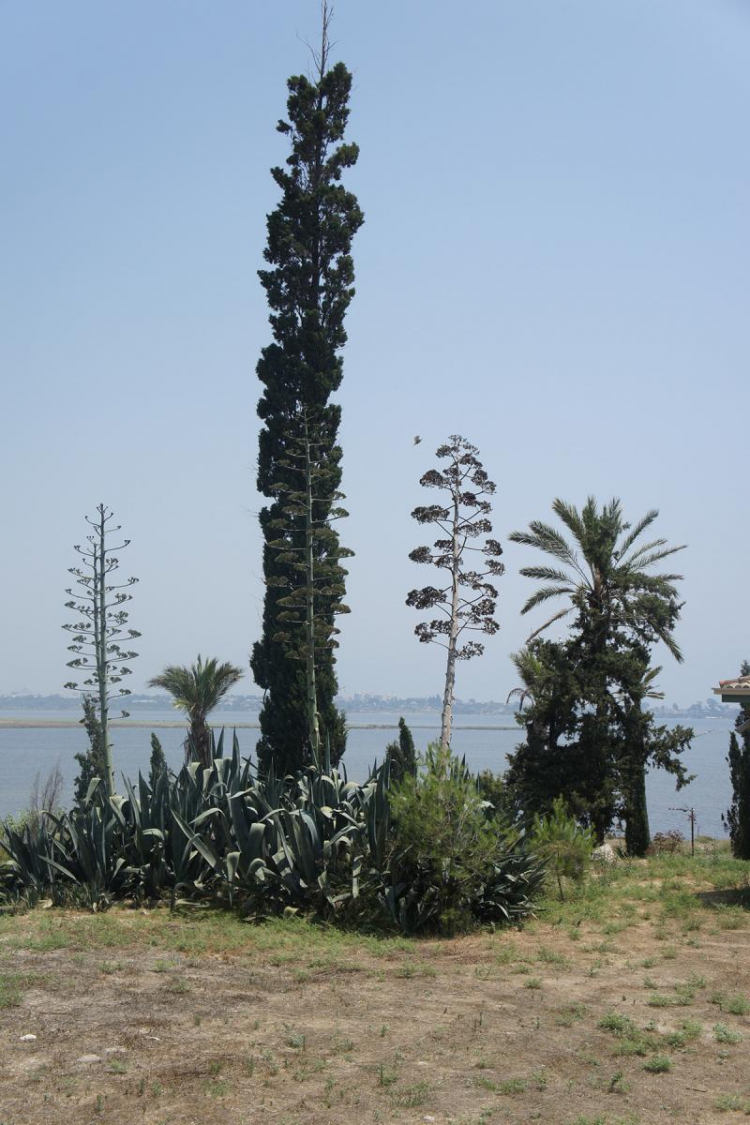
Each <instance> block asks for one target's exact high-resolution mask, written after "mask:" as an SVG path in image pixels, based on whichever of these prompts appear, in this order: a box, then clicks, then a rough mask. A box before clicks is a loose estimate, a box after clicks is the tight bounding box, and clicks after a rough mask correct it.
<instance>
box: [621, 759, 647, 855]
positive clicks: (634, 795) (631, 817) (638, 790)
mask: <svg viewBox="0 0 750 1125" xmlns="http://www.w3.org/2000/svg"><path fill="white" fill-rule="evenodd" d="M650 845H651V832H650V830H649V824H648V809H647V807H646V770H645V769H644V767H643V764H642V763H637V764H634V766H633V773H632V777H631V779H630V790H629V793H628V804H627V807H626V809H625V850H626V851H627V853H628V855H636V856H644V855H645V854H646V852H647V851H648V848H649V847H650Z"/></svg>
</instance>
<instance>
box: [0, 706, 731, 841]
mask: <svg viewBox="0 0 750 1125" xmlns="http://www.w3.org/2000/svg"><path fill="white" fill-rule="evenodd" d="M1 717H2V719H3V720H5V721H6V722H7V721H8V720H10V719H12V718H13V717H14V716H13V715H12V713H10V712H3V713H2V716H1ZM15 718H16V719H17V720H18V721H19V722H23V723H32V722H34V721H39V722H45V723H49V722H50V721H55V720H59V721H60V722H61V723H63V722H64V723H65V725H64V726H63V725H61V726H57V727H51V726H22V727H21V726H19V727H11V726H0V818H2V817H5V816H8V815H9V814H11V815H15V814H17V813H19V812H20V811H21V810H22V809H24V808H26V807H28V804H29V794H30V792H31V789H32V786H33V784H34V777H35V775H36V774H37V773H38V774H39V775H40V777H41V779H42V780H44V778H45V777H46V776H47V774H48V773H49V771H50V770H51V769H53V768H54V766H55V765H56V764H57V763H59V766H60V770H61V772H62V774H63V778H64V782H65V793H64V800H63V802H62V803H63V805H67V804H68V803H69V801H70V796H71V794H72V789H73V781H74V779H75V776H76V773H77V765H76V762H75V759H74V754H76V753H78V752H81V751H83V750H85V749H86V746H87V739H86V733H85V731H84V730H83V728H82V727H81V726H80V725H79V724H77V723H76V722H75V721H74V722H70V719H71V716H70V712H69V711H67V712H61V713H60V715H56V714H55V713H54V712H50V711H44V712H39V714H38V715H30V714H29V713H28V712H26V713H19V714H18V715H16V716H15ZM398 718H399V716H398V715H397V714H390V713H387V712H363V713H356V712H350V713H348V714H347V722H348V723H349V734H348V740H347V750H346V755H345V757H344V764H345V766H346V770H347V774H348V776H349V778H350V779H351V780H353V781H364V780H365V778H366V777H367V775H368V773H369V770H370V767H371V766H372V765H373V763H374V762H376V761H379V760H382V757H383V753H384V750H385V747H386V745H387V743H388V742H389V741H392V740H393V739H394V738H396V737H397V725H398ZM406 719H407V722H408V723H409V726H410V728H411V730H412V734H413V735H414V742H415V744H416V747H417V749H418V750H424V749H425V748H426V747H427V745H428V743H429V742H431V741H434V740H435V739H436V738H437V737H438V736H439V731H440V716H439V714H438V713H437V712H434V711H432V712H425V713H422V714H410V715H407V716H406ZM174 720H175V712H174V711H154V712H153V714H141V715H139V716H138V719H137V720H135V719H134V720H131V721H130V723H128V722H127V721H125V724H124V725H122V726H114V727H113V728H112V731H111V735H112V744H113V753H114V760H115V767H116V771H117V776H118V778H119V777H120V776H121V775H122V774H124V775H125V776H126V777H128V778H130V779H132V780H135V779H136V778H137V776H138V772H139V771H141V772H143V773H144V774H146V775H147V774H148V764H149V756H150V753H151V749H150V744H149V740H150V729H149V726H148V725H141V724H150V723H153V724H154V726H153V729H154V730H155V732H156V733H157V734H158V737H159V739H160V741H161V743H162V746H163V748H164V753H165V755H166V758H167V761H168V762H169V764H170V766H172V767H173V768H179V766H180V764H181V762H182V757H183V749H182V746H183V742H184V739H185V728H184V727H183V726H160V725H158V724H161V723H164V722H169V721H171V722H174ZM222 721H226V726H227V735H228V739H229V746H231V729H232V724H236V725H237V735H238V738H239V742H240V748H241V751H242V753H243V755H245V756H247V755H252V756H253V757H254V756H255V743H256V742H257V739H258V727H257V722H258V716H257V713H251V712H248V713H247V714H244V713H239V712H232V714H231V715H230V716H227V718H226V720H222V719H221V718H219V720H218V725H219V726H220V725H221V722H222ZM135 722H137V723H138V725H137V726H136V725H134V723H135ZM682 722H683V723H684V724H685V725H688V724H687V720H682ZM691 725H692V726H693V728H694V730H695V739H694V741H693V744H692V746H691V748H690V749H689V750H687V751H686V752H685V754H684V755H683V756H682V760H683V762H684V764H685V765H686V767H687V769H688V770H689V772H690V773H692V774H695V780H694V781H692V782H691V783H690V785H688V786H685V787H684V788H683V789H681V790H680V791H679V792H677V791H676V790H675V784H674V778H673V777H672V776H671V775H670V774H667V773H665V772H664V771H663V770H653V771H651V772H650V773H649V774H648V777H647V783H646V791H647V798H648V811H649V818H650V822H651V830H652V832H663V831H666V830H668V829H671V828H678V829H680V830H681V831H682V832H683V833H684V834H685V835H686V836H687V835H689V822H688V819H687V814H686V813H685V812H683V811H680V810H681V809H684V808H690V807H693V808H694V809H695V813H696V818H697V821H696V833H697V834H703V835H706V836H716V837H720V836H725V835H726V832H725V830H724V827H723V825H722V821H721V816H722V813H725V812H726V810H727V808H728V806H729V803H730V801H731V785H730V782H729V767H728V766H727V762H726V754H727V748H728V744H729V733H730V730H731V729H732V728H731V720H725V719H715V720H697V721H695V720H694V721H693V723H692V724H691ZM521 738H522V732H521V730H520V729H519V728H518V727H517V726H515V725H514V723H513V719H512V716H505V715H459V716H457V717H456V719H455V725H454V730H453V749H454V751H455V752H456V753H457V754H463V755H465V756H466V761H467V763H468V765H469V766H470V768H471V769H472V770H474V771H479V770H485V769H488V770H492V771H493V772H495V773H501V772H502V771H503V770H504V769H505V765H506V755H507V754H508V753H510V752H511V751H512V750H513V748H514V747H515V746H516V745H517V743H518V742H520V741H521Z"/></svg>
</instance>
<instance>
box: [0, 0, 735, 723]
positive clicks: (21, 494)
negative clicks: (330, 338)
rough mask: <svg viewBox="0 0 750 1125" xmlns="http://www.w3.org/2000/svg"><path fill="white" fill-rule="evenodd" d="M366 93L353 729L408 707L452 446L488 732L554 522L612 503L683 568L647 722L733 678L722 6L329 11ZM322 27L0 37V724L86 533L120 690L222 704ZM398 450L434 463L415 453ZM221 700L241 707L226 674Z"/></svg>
mask: <svg viewBox="0 0 750 1125" xmlns="http://www.w3.org/2000/svg"><path fill="white" fill-rule="evenodd" d="M335 8H336V11H335V20H334V27H333V39H334V40H335V43H336V46H335V48H334V52H333V54H334V57H335V58H336V59H338V58H341V59H342V60H343V61H344V62H345V63H346V64H347V66H348V67H349V68H350V69H351V70H352V72H353V74H354V90H353V95H352V104H351V118H350V125H349V129H348V134H347V135H348V138H349V139H351V140H354V141H356V142H357V143H358V144H359V146H360V150H361V157H360V161H359V164H358V165H357V167H356V168H355V169H354V170H353V171H352V174H351V175H349V176H347V178H346V184H347V186H348V187H349V188H350V189H351V190H352V191H354V192H355V193H356V194H357V196H358V199H359V202H360V204H361V206H362V208H363V210H364V213H365V225H364V227H363V228H362V230H361V232H360V233H359V234H358V235H357V237H356V239H355V242H354V250H353V254H354V262H355V270H356V275H357V280H356V286H357V293H356V296H355V298H354V300H353V302H352V305H351V310H350V313H349V315H348V317H347V331H348V334H349V343H348V345H347V348H346V350H345V353H344V382H343V385H342V389H341V393H340V395H339V396H338V400H339V401H340V402H341V404H342V407H343V422H342V431H341V442H342V446H343V450H344V459H343V468H344V485H343V487H344V491H345V492H346V494H347V502H346V507H347V508H348V510H349V511H350V513H351V517H350V519H349V520H347V521H345V523H344V524H343V525H341V528H340V529H341V532H342V539H343V542H344V543H345V544H346V545H347V546H350V547H352V548H353V549H354V550H355V552H356V556H355V558H353V559H352V560H351V565H350V572H351V573H350V579H349V586H348V596H347V602H348V604H350V605H351V608H352V614H351V616H350V617H349V618H348V619H346V620H345V621H344V623H343V633H342V637H341V650H340V654H339V659H338V672H339V683H340V690H341V692H342V694H353V693H355V692H373V693H379V694H391V695H396V696H408V695H416V696H420V695H422V696H427V695H434V694H436V693H438V692H440V690H441V688H442V676H443V668H442V652H441V651H440V650H438V649H435V648H432V647H431V646H430V647H428V646H424V645H420V644H419V643H418V641H417V639H416V638H415V637H414V635H413V629H414V626H415V625H416V623H417V621H418V620H419V615H418V614H416V613H415V612H414V611H413V610H410V609H408V608H407V607H406V606H405V604H404V599H405V597H406V593H407V591H408V590H409V589H410V588H411V587H412V586H415V585H420V584H423V582H424V581H426V580H427V576H426V568H417V567H416V566H414V565H413V564H411V563H410V562H409V561H408V558H407V555H408V552H409V551H410V550H411V549H412V548H413V547H415V546H416V545H418V544H419V543H421V542H426V541H427V540H426V539H425V533H424V530H423V529H420V528H419V527H418V526H417V525H416V524H415V523H414V521H413V520H411V519H410V516H409V513H410V511H411V509H412V508H413V507H414V506H415V505H416V504H418V503H420V502H421V501H422V497H421V495H420V489H419V486H418V480H419V477H420V475H421V474H422V473H423V472H424V471H425V470H426V469H427V468H429V467H430V466H431V465H432V463H433V461H434V456H433V454H434V450H435V447H436V446H437V445H438V444H439V443H440V442H441V441H442V440H443V439H444V438H445V437H446V436H447V435H448V434H451V433H461V434H463V435H465V436H466V437H467V438H469V439H470V440H471V441H473V442H474V444H476V445H477V446H478V447H479V449H480V454H481V457H482V460H483V462H484V465H485V467H486V469H487V471H488V473H489V474H490V477H491V478H492V479H494V480H495V481H496V482H497V486H498V487H497V494H496V497H495V503H494V517H493V518H494V525H495V535H496V537H497V538H498V539H499V540H500V541H501V543H502V544H503V546H504V548H505V555H504V561H505V564H506V567H507V573H506V575H505V576H504V577H503V578H502V579H500V581H499V589H500V598H499V604H498V616H499V619H500V622H501V631H500V633H499V634H498V635H497V636H496V637H495V638H492V639H491V640H490V642H489V643H488V646H487V653H486V655H485V656H484V657H483V658H481V659H477V660H474V661H471V662H470V663H468V664H466V665H463V666H462V667H460V668H459V672H458V681H457V687H456V690H457V694H458V695H459V696H460V697H461V698H463V699H469V698H470V697H474V698H475V699H477V700H482V699H496V700H503V699H505V698H506V697H507V694H508V692H509V690H510V689H511V688H512V687H513V686H514V685H515V682H516V679H515V672H514V669H513V666H512V664H511V661H510V659H509V657H510V653H512V652H514V651H516V650H518V649H519V648H520V647H521V645H522V644H523V642H524V640H525V638H526V637H527V636H528V635H529V633H530V632H531V631H532V629H534V628H535V627H536V626H538V625H539V624H540V623H541V621H542V620H543V617H542V615H541V611H540V613H539V615H537V616H535V615H530V616H529V617H528V618H522V617H521V616H520V612H519V611H520V608H521V606H522V605H523V602H524V601H525V599H526V597H527V596H528V594H529V593H530V591H531V589H532V584H531V583H530V582H528V581H526V580H524V579H523V578H521V577H520V576H519V575H518V570H519V568H520V567H521V566H523V565H526V564H528V563H529V562H530V561H531V558H532V557H533V552H530V551H528V550H526V549H525V548H523V547H520V546H516V545H514V544H509V543H508V534H509V533H510V532H511V531H512V530H514V529H518V528H522V527H525V526H526V525H527V524H528V522H529V521H530V520H532V519H548V518H552V517H551V512H550V505H551V502H552V500H553V498H554V497H555V496H562V497H563V498H565V499H566V500H569V501H571V502H573V503H576V504H578V505H581V504H583V503H584V502H585V499H586V496H587V495H588V494H589V493H594V494H595V495H596V496H597V497H598V498H599V499H600V500H601V501H606V500H608V499H610V498H611V497H612V496H613V495H617V496H620V497H621V499H622V501H623V505H624V509H625V512H626V514H627V515H628V516H630V517H631V518H632V519H637V518H638V517H640V516H641V515H643V514H644V513H645V512H646V511H647V510H648V509H650V508H652V507H656V508H659V509H660V511H661V515H660V518H659V520H658V521H657V524H656V525H655V530H656V533H657V534H658V535H664V536H665V537H666V538H667V539H668V540H669V542H670V543H673V544H677V543H687V544H688V545H689V547H688V549H687V550H686V551H684V552H683V553H681V554H680V555H679V556H677V562H678V565H677V569H678V570H679V571H680V572H681V573H683V574H684V575H685V579H684V582H682V583H681V584H680V589H681V594H682V596H683V597H684V600H685V607H684V610H683V617H682V620H681V622H680V623H679V624H678V626H677V639H678V642H679V643H680V645H681V647H682V649H683V651H684V654H685V663H684V664H683V665H677V664H676V663H675V661H674V660H673V659H672V658H671V656H670V655H669V653H667V652H665V651H662V652H659V653H657V654H656V662H657V663H659V664H663V665H664V669H663V672H662V674H661V676H660V678H659V684H660V686H661V688H662V689H663V690H664V691H665V693H666V701H667V703H673V702H677V703H679V704H682V705H684V704H686V703H689V702H692V701H694V700H704V699H706V698H708V697H710V695H711V688H712V687H714V686H715V685H716V684H717V683H718V681H719V679H724V678H727V677H730V676H733V675H735V674H737V672H738V671H739V665H740V661H741V660H742V659H743V658H744V657H748V658H750V636H749V635H748V633H749V632H750V630H748V624H747V610H746V609H745V608H744V606H743V604H742V601H741V598H742V595H743V591H744V589H745V583H746V578H745V570H746V565H745V560H746V558H747V555H748V550H749V549H750V531H749V530H748V526H747V520H746V519H745V518H744V507H743V506H742V501H743V500H744V496H745V490H744V487H743V481H744V475H745V472H746V467H745V452H746V449H747V419H748V416H750V411H749V410H748V407H750V389H749V388H750V381H749V380H748V378H747V371H746V367H747V356H748V354H749V353H750V317H748V315H747V294H748V291H749V290H750V286H749V284H748V283H749V282H750V220H749V218H748V207H747V199H748V193H749V189H750V146H749V145H748V132H749V131H750V127H749V126H748V119H747V105H748V99H749V97H750V9H748V7H747V6H746V5H743V4H741V3H739V2H737V0H717V2H716V3H714V4H711V5H706V4H705V3H701V2H700V0H662V2H661V3H660V4H658V5H654V4H650V3H647V2H646V0H635V2H634V3H632V4H629V5H602V4H600V3H597V2H596V0H565V2H564V3H560V4H555V5H552V4H549V3H543V2H542V0H527V2H526V3H525V4H523V5H518V4H515V3H511V2H510V0H473V2H472V3H471V4H470V5H468V6H467V7H466V9H465V10H464V11H463V12H462V13H461V15H460V16H458V15H457V13H456V10H455V7H454V6H453V5H449V4H448V3H443V2H439V0H437V2H436V0H413V2H412V3H410V4H409V5H404V4H400V3H397V2H396V0H381V3H379V4H377V5H362V4H358V3H355V0H337V3H336V5H335ZM318 11H319V6H318V3H317V0H287V2H285V3H283V4H274V5H266V4H263V5H261V4H250V3H247V0H242V2H241V0H215V2H214V3H213V4H211V5H210V6H208V5H202V4H198V3H195V2H194V0H180V2H179V3H178V2H177V0H162V3H160V4H158V5H155V4H146V3H145V2H143V0H140V2H137V0H136V2H134V3H131V4H128V5H121V4H117V3H114V2H113V0H76V2H75V3H69V4H65V5H61V4H59V3H57V2H55V0H36V2H35V3H34V4H17V5H12V4H6V5H3V6H2V7H0V31H2V35H1V36H0V56H1V57H2V68H0V90H1V91H2V98H1V99H0V139H1V140H2V145H3V152H4V156H5V161H4V173H3V176H2V177H1V178H0V238H1V239H2V245H3V250H4V253H3V267H2V269H0V299H1V300H2V308H3V310H4V313H5V316H4V318H3V328H2V331H1V332H0V365H1V366H2V370H3V373H4V380H3V399H2V402H3V407H4V410H3V414H4V419H5V421H6V426H5V440H4V442H3V443H2V447H1V448H0V470H1V471H2V474H3V479H4V481H5V489H4V499H5V503H4V506H3V526H4V530H5V549H4V551H3V552H2V558H1V560H0V581H1V582H2V590H3V595H2V598H0V606H1V608H0V630H2V635H3V638H4V643H3V645H2V646H0V693H9V692H11V691H19V690H22V689H25V690H29V691H31V692H40V693H56V692H59V691H61V689H62V685H63V684H64V683H65V682H66V680H67V679H68V678H69V674H68V670H67V669H66V667H65V662H66V660H67V659H68V654H67V652H66V634H65V633H64V632H63V631H62V629H61V625H62V624H63V623H64V622H65V621H66V620H69V616H68V614H67V613H66V611H65V610H64V608H63V605H64V601H65V600H66V599H65V595H64V589H65V587H66V586H67V585H68V584H69V576H68V574H67V568H68V567H69V566H73V565H74V563H75V561H76V557H75V554H74V552H73V544H74V543H77V542H80V540H81V539H82V538H83V536H84V534H85V530H86V529H85V524H84V515H85V514H86V513H90V512H91V511H92V510H93V509H94V507H95V505H96V504H97V503H99V502H100V501H104V502H105V503H107V504H108V505H110V506H111V507H112V508H114V510H115V513H116V515H117V517H118V522H119V523H121V524H122V525H123V530H124V532H125V534H126V535H127V536H128V538H130V539H131V540H132V545H131V546H130V547H129V548H128V549H127V550H126V551H124V552H123V553H122V555H121V562H122V569H121V574H123V575H125V576H128V575H130V574H133V575H136V576H138V578H139V580H140V581H139V584H138V585H137V586H136V587H135V590H134V595H135V597H134V601H133V602H132V603H131V606H130V614H131V618H130V623H131V624H132V626H133V627H134V628H136V629H138V630H140V631H141V633H142V634H143V636H142V638H141V639H140V640H139V642H138V644H137V645H136V646H135V647H136V648H138V650H139V652H140V654H141V655H140V656H139V658H138V659H137V660H136V661H134V662H133V666H132V667H133V675H132V677H131V679H132V683H130V684H129V686H130V687H132V688H133V689H134V690H138V691H140V690H142V688H143V685H144V684H145V682H146V681H147V680H148V678H149V677H150V676H153V675H154V674H156V673H157V672H158V671H159V670H160V669H161V668H162V666H163V665H164V664H166V663H189V662H191V661H192V660H194V659H195V657H196V656H197V654H198V653H199V652H201V653H203V654H204V656H206V655H216V656H219V657H220V658H221V659H225V660H231V661H233V662H234V663H237V664H240V665H241V666H243V667H247V660H248V654H249V651H250V648H251V646H252V644H253V641H254V640H256V639H257V637H258V636H259V634H260V627H261V613H262V598H263V586H262V582H261V539H260V535H259V532H258V528H257V521H256V513H257V511H258V509H259V507H260V506H261V505H262V503H263V500H262V498H261V497H259V496H258V495H257V493H256V491H255V461H256V447H257V433H258V425H259V424H258V419H257V417H256V414H255V406H256V402H257V399H258V398H259V395H260V386H259V384H258V382H257V379H256V377H255V374H254V368H255V363H256V361H257V359H258V356H259V353H260V349H261V348H262V347H263V346H264V345H265V344H267V343H268V342H269V341H270V338H271V337H270V329H269V325H268V314H267V307H266V304H265V298H264V293H263V290H262V288H261V286H260V283H259V281H258V279H257V274H256V271H257V270H258V269H259V268H261V267H262V265H263V260H262V252H263V247H264V244H265V216H266V214H267V213H268V212H269V211H270V210H272V209H273V207H274V206H275V205H276V202H277V200H278V190H277V189H276V187H275V185H274V183H273V181H272V179H271V176H270V174H269V169H270V167H271V166H272V165H274V164H277V163H281V162H283V160H284V159H285V157H286V155H287V150H288V148H287V142H286V140H285V139H284V138H283V137H281V136H280V135H279V134H277V133H276V131H275V125H276V122H277V120H278V119H279V118H280V117H282V116H284V114H285V103H286V79H287V77H288V76H289V75H291V74H295V73H299V72H300V71H305V70H307V69H308V66H309V57H308V52H307V48H306V46H305V44H304V42H303V40H305V39H307V40H311V41H312V40H315V39H316V37H317V34H318ZM417 434H418V435H421V437H422V442H421V444H419V445H417V446H415V445H414V441H413V438H414V436H415V435H417ZM241 690H243V691H245V692H247V693H252V692H254V691H259V690H260V689H258V688H257V687H256V685H254V683H253V682H252V679H251V677H250V672H249V670H248V672H247V678H246V679H245V680H244V681H243V684H242V688H241Z"/></svg>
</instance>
